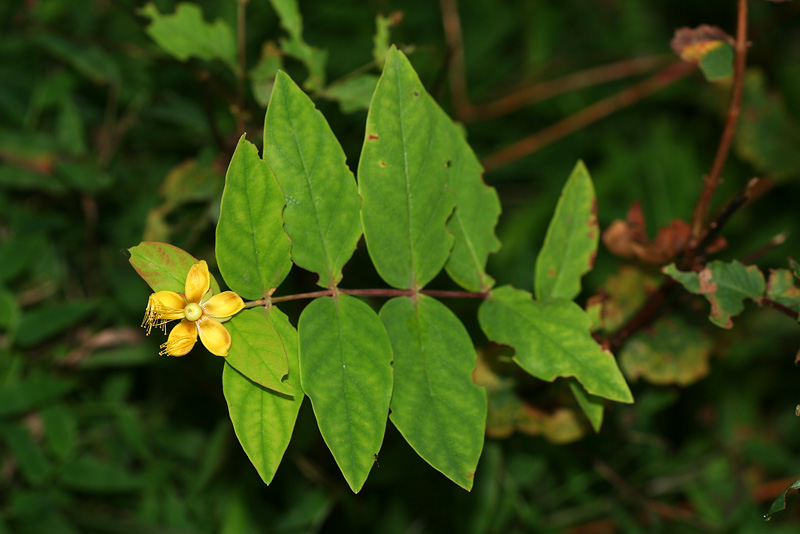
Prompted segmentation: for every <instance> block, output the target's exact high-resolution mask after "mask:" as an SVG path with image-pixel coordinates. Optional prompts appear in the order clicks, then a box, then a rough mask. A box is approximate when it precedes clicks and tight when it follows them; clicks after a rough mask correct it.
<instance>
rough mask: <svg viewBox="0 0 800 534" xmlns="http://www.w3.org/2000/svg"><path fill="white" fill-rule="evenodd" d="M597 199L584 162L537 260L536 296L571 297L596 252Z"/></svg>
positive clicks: (571, 180) (564, 193)
mask: <svg viewBox="0 0 800 534" xmlns="http://www.w3.org/2000/svg"><path fill="white" fill-rule="evenodd" d="M599 237H600V230H599V228H598V227H597V200H596V199H595V195H594V187H593V186H592V179H591V177H590V176H589V171H587V170H586V167H585V166H584V164H583V162H582V161H579V162H578V163H577V164H576V165H575V168H574V169H573V170H572V174H570V176H569V179H568V180H567V183H566V185H564V189H563V190H562V191H561V198H559V199H558V204H557V205H556V211H555V214H553V219H552V220H551V221H550V226H549V227H548V228H547V235H546V236H545V238H544V245H542V249H541V250H540V251H539V256H538V257H537V259H536V279H535V287H536V298H538V299H539V300H550V299H557V298H563V299H568V300H572V299H574V298H575V297H577V296H578V293H580V292H581V277H582V276H583V275H584V274H586V273H587V272H589V271H590V270H591V268H592V265H593V264H594V257H595V254H596V253H597V242H598V240H599Z"/></svg>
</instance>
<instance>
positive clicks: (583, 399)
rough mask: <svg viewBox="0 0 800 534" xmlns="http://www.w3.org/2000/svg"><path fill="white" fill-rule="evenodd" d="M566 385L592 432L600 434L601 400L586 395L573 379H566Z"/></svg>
mask: <svg viewBox="0 0 800 534" xmlns="http://www.w3.org/2000/svg"><path fill="white" fill-rule="evenodd" d="M567 383H568V384H569V389H570V391H572V394H573V395H574V396H575V400H576V401H578V406H580V407H581V410H583V413H584V415H585V416H586V418H587V419H588V420H589V423H591V425H592V428H593V429H594V431H595V432H600V427H602V426H603V399H602V398H600V397H596V396H594V395H590V394H589V393H587V392H586V390H585V389H583V386H581V385H580V383H579V382H578V381H577V380H575V379H574V378H568V379H567Z"/></svg>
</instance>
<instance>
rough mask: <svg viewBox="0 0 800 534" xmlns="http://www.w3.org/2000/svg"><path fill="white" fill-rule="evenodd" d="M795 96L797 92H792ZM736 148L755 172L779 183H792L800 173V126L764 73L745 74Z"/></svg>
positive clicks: (735, 142) (757, 70) (754, 70)
mask: <svg viewBox="0 0 800 534" xmlns="http://www.w3.org/2000/svg"><path fill="white" fill-rule="evenodd" d="M792 92H794V93H796V91H792ZM734 146H735V148H736V151H737V152H738V153H739V156H740V157H741V158H742V159H743V160H745V161H747V162H748V163H751V164H752V165H753V166H754V167H755V169H756V172H757V173H758V174H759V175H761V176H765V175H769V176H770V178H772V179H774V180H775V181H776V182H778V183H781V182H786V181H787V180H793V179H794V178H795V177H796V176H797V173H798V171H800V151H798V150H796V148H797V146H800V124H798V122H797V115H796V114H795V113H793V112H792V111H791V107H790V106H787V103H786V99H785V98H784V95H783V94H781V93H780V92H778V91H775V90H774V89H773V88H772V87H771V82H768V81H767V77H766V75H765V73H764V72H763V71H761V70H759V69H748V70H747V72H746V73H745V75H744V88H743V94H742V110H741V113H740V114H739V123H738V126H737V128H736V137H735V138H734Z"/></svg>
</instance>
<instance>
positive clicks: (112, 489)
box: [59, 456, 142, 493]
mask: <svg viewBox="0 0 800 534" xmlns="http://www.w3.org/2000/svg"><path fill="white" fill-rule="evenodd" d="M59 480H60V482H61V484H63V485H64V486H67V487H68V488H71V489H75V490H78V491H85V492H89V493H118V492H128V491H134V490H137V489H139V488H141V487H142V479H141V478H140V477H139V476H138V475H136V474H134V473H131V472H129V471H127V470H125V469H123V468H122V467H121V466H119V465H118V464H116V463H112V462H111V461H109V460H101V459H99V458H95V457H94V456H82V457H80V458H76V459H74V460H72V461H71V462H69V463H68V464H66V465H65V466H64V467H63V469H62V470H61V472H60V473H59Z"/></svg>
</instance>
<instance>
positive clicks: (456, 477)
mask: <svg viewBox="0 0 800 534" xmlns="http://www.w3.org/2000/svg"><path fill="white" fill-rule="evenodd" d="M380 318H381V320H382V321H383V324H384V325H385V326H386V331H387V332H388V333H389V338H390V339H391V341H392V350H393V351H394V363H393V367H394V392H393V393H392V402H391V411H392V413H391V416H390V419H391V421H392V423H394V426H396V427H397V429H398V430H399V431H400V433H401V434H403V437H404V438H405V439H406V441H408V443H409V444H410V445H411V447H413V448H414V450H415V451H417V454H419V455H420V456H421V457H422V458H423V459H424V460H425V461H426V462H428V463H429V464H431V465H432V466H433V467H434V468H436V469H437V470H439V471H441V472H442V473H443V474H444V475H445V476H446V477H447V478H449V479H450V480H452V481H453V482H455V483H456V484H458V485H459V486H461V487H462V488H464V489H466V490H469V489H471V488H472V483H473V479H474V476H475V468H476V466H477V465H478V459H479V458H480V456H481V450H482V449H483V436H484V433H485V431H486V391H485V390H484V389H483V388H481V387H478V386H476V385H475V384H474V383H473V382H472V371H473V369H475V361H476V358H477V356H476V354H475V348H474V346H473V344H472V340H471V339H470V337H469V334H468V333H467V330H466V329H465V328H464V325H463V324H461V321H459V320H458V318H457V317H456V316H455V315H454V314H453V312H451V311H450V309H449V308H447V307H446V306H445V305H443V304H441V303H440V302H438V301H436V300H434V299H432V298H430V297H425V296H423V295H419V296H418V297H417V298H416V299H413V300H412V299H411V298H409V297H398V298H394V299H392V300H390V301H389V302H387V303H386V304H385V305H384V306H383V308H381V312H380Z"/></svg>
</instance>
